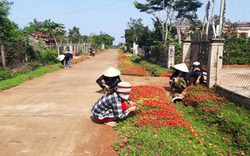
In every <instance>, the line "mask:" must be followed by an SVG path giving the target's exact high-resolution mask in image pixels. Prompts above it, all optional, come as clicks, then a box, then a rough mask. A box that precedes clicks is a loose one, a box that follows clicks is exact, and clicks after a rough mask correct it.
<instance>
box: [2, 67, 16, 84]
mask: <svg viewBox="0 0 250 156" xmlns="http://www.w3.org/2000/svg"><path fill="white" fill-rule="evenodd" d="M13 75H14V72H12V71H11V70H10V69H9V68H0V81H1V80H5V79H8V78H11V77H13Z"/></svg>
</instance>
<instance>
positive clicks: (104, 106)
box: [91, 92, 130, 120]
mask: <svg viewBox="0 0 250 156" xmlns="http://www.w3.org/2000/svg"><path fill="white" fill-rule="evenodd" d="M91 112H92V113H93V116H94V117H96V118H98V119H104V118H116V119H118V120H119V119H123V118H125V117H127V116H128V114H129V113H130V110H128V109H127V110H126V111H124V112H123V111H122V102H121V98H120V97H119V96H118V94H117V93H116V92H114V93H112V94H110V95H103V96H102V97H101V98H100V99H99V100H98V101H97V102H96V103H95V104H94V106H93V107H92V109H91Z"/></svg>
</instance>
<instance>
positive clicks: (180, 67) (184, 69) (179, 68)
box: [173, 63, 189, 73]
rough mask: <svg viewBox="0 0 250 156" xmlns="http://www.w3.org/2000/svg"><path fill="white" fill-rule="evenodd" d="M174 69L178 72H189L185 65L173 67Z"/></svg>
mask: <svg viewBox="0 0 250 156" xmlns="http://www.w3.org/2000/svg"><path fill="white" fill-rule="evenodd" d="M173 68H175V69H176V70H179V71H182V72H185V73H187V72H189V70H188V67H187V65H186V64H185V63H180V64H176V65H174V66H173Z"/></svg>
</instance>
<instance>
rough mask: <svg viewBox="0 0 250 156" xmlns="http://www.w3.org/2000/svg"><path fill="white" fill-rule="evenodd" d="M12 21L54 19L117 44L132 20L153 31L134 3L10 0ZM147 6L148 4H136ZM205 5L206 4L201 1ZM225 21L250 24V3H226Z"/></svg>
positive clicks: (21, 23)
mask: <svg viewBox="0 0 250 156" xmlns="http://www.w3.org/2000/svg"><path fill="white" fill-rule="evenodd" d="M11 1H13V2H14V4H13V5H12V6H11V12H10V15H9V18H10V19H11V20H12V21H14V22H15V23H17V24H18V26H19V27H20V28H23V27H24V26H27V25H28V23H29V22H32V21H33V19H35V18H36V19H37V20H39V21H44V20H46V19H51V20H52V21H54V22H56V23H62V24H64V26H65V30H66V31H68V30H69V29H72V27H73V26H76V27H78V28H80V32H81V34H82V35H90V34H91V33H95V34H100V32H103V33H107V34H109V35H111V36H113V37H114V38H115V41H114V44H118V43H119V42H124V39H123V38H122V36H124V30H125V29H126V28H127V23H128V22H129V19H130V18H133V19H138V18H141V19H142V20H143V24H144V25H145V26H149V28H152V20H151V18H152V17H153V16H152V15H148V14H146V13H141V12H139V11H138V10H137V9H136V8H135V7H134V6H133V2H134V0H11ZM137 1H138V2H145V0H137ZM200 1H201V2H202V3H206V2H207V0H200ZM216 2H217V4H216V12H215V13H216V14H219V6H220V0H216ZM226 2H227V6H226V7H227V12H226V19H230V20H231V21H232V22H236V21H241V22H250V7H249V6H250V0H226ZM204 12H205V10H204V6H203V7H202V8H201V9H199V11H198V15H199V18H200V19H203V16H204Z"/></svg>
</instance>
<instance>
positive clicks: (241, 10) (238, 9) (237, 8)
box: [230, 0, 245, 20]
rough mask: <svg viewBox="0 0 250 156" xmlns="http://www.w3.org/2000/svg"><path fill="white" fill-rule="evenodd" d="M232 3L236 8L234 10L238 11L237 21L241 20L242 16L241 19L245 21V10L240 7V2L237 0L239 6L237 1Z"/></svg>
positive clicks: (232, 0) (231, 0)
mask: <svg viewBox="0 0 250 156" xmlns="http://www.w3.org/2000/svg"><path fill="white" fill-rule="evenodd" d="M230 2H232V3H233V6H234V7H233V8H234V9H235V10H236V14H235V17H236V18H237V19H240V18H239V16H241V19H243V20H244V15H245V13H244V9H243V8H242V7H241V5H240V2H239V0H237V2H238V4H236V3H235V0H230Z"/></svg>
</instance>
